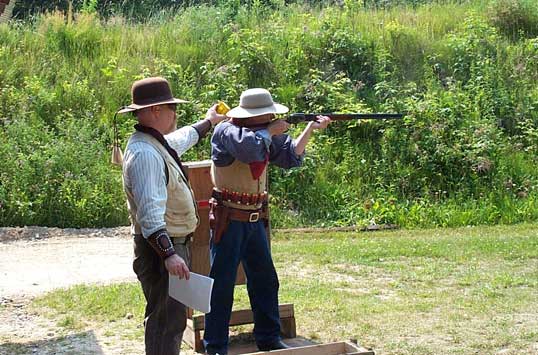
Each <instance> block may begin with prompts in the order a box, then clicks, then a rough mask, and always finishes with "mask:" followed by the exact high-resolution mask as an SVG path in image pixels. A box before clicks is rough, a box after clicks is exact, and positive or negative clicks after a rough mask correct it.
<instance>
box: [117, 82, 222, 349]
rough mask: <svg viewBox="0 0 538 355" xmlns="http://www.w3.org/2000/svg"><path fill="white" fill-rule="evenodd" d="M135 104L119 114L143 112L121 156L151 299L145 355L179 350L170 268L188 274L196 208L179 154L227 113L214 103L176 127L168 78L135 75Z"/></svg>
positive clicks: (179, 318) (181, 314)
mask: <svg viewBox="0 0 538 355" xmlns="http://www.w3.org/2000/svg"><path fill="white" fill-rule="evenodd" d="M131 94H132V103H131V104H130V105H129V106H127V107H124V108H122V109H121V110H119V111H118V112H119V113H126V112H133V113H134V115H135V116H136V118H137V119H138V124H137V125H135V129H136V132H135V133H133V135H132V136H131V137H130V139H129V142H128V143H127V149H126V151H125V156H124V159H123V185H124V190H125V194H126V195H127V207H128V209H129V217H130V220H131V233H132V234H133V236H134V254H135V258H134V261H133V269H134V271H135V273H136V275H137V277H138V280H139V281H140V283H141V284H142V290H143V292H144V296H145V298H146V310H145V320H144V326H145V345H146V354H155V355H168V354H170V355H172V354H174V355H177V354H179V349H180V345H181V340H182V337H183V331H184V329H185V326H186V308H185V306H184V305H182V304H181V303H179V302H177V301H176V300H174V299H172V298H170V297H169V296H168V275H169V273H170V274H171V275H174V276H176V277H179V278H187V279H188V278H189V266H188V265H189V254H188V245H189V243H190V239H191V237H192V233H193V232H194V229H195V228H196V226H197V225H198V222H199V219H198V212H197V210H196V204H195V201H194V196H193V193H192V190H191V188H190V185H189V182H188V178H187V175H186V174H185V170H184V169H183V166H182V165H181V161H180V159H179V156H180V155H181V154H182V153H184V152H185V151H186V150H187V149H189V148H191V147H192V146H194V145H195V144H196V143H198V141H199V140H200V139H202V138H203V137H204V136H205V135H206V134H207V132H208V131H209V130H210V129H211V127H212V126H214V125H216V124H217V123H219V122H220V121H222V120H223V119H224V118H225V116H223V115H219V114H217V113H216V111H215V107H216V105H215V106H213V107H211V108H210V109H209V110H208V111H207V114H206V118H205V119H204V120H201V121H199V122H197V123H195V124H193V125H191V126H185V127H182V128H180V129H176V128H177V127H176V125H177V118H176V105H177V104H180V103H185V102H187V101H185V100H180V99H176V98H174V97H173V96H172V91H171V89H170V85H169V84H168V82H167V81H166V80H165V79H163V78H147V79H143V80H139V81H136V82H135V83H134V84H133V86H132V89H131Z"/></svg>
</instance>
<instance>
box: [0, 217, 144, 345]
mask: <svg viewBox="0 0 538 355" xmlns="http://www.w3.org/2000/svg"><path fill="white" fill-rule="evenodd" d="M132 253H133V252H132V239H131V237H130V235H129V229H128V227H120V228H106V229H59V228H44V227H24V228H0V354H6V355H7V354H142V353H143V343H142V342H140V341H138V340H137V341H129V340H125V339H121V338H119V337H114V336H111V335H110V334H106V335H105V334H103V332H104V330H101V329H99V328H96V329H90V330H88V329H84V330H79V331H76V330H66V329H65V328H63V327H60V326H59V325H57V324H56V321H53V320H50V319H48V318H47V317H44V316H41V315H39V314H35V313H33V312H32V311H30V310H29V307H28V304H29V302H30V301H31V300H32V298H33V297H35V296H36V295H39V294H42V293H44V292H47V291H50V290H52V289H55V288H59V287H69V286H72V285H76V284H82V283H110V282H118V281H126V280H136V278H135V275H134V273H133V271H132V266H131V265H132ZM89 328H91V327H89Z"/></svg>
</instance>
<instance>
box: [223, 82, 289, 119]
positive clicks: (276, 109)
mask: <svg viewBox="0 0 538 355" xmlns="http://www.w3.org/2000/svg"><path fill="white" fill-rule="evenodd" d="M288 111H289V109H288V108H287V107H286V106H284V105H281V104H278V103H276V102H274V101H273V97H272V96H271V93H269V91H267V90H265V89H260V88H256V89H248V90H245V91H243V93H242V94H241V97H240V99H239V106H237V107H234V108H233V109H231V110H230V111H228V112H227V113H226V116H228V117H233V118H249V117H254V116H260V115H265V114H267V113H274V114H282V113H286V112H288Z"/></svg>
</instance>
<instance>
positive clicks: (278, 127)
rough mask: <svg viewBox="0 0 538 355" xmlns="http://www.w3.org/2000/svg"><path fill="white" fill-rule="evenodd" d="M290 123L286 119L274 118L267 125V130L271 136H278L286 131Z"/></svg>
mask: <svg viewBox="0 0 538 355" xmlns="http://www.w3.org/2000/svg"><path fill="white" fill-rule="evenodd" d="M288 128H290V124H289V123H288V122H286V121H284V120H274V121H273V122H271V123H269V124H268V125H267V131H268V132H269V134H270V135H271V136H276V135H279V134H282V133H284V132H286V131H287V130H288Z"/></svg>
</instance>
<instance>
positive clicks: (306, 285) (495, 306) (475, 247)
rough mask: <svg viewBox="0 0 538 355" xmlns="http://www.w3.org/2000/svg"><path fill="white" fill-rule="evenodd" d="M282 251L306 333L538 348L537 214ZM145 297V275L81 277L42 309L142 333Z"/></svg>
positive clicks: (283, 273) (298, 239)
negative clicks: (523, 219) (509, 221)
mask: <svg viewBox="0 0 538 355" xmlns="http://www.w3.org/2000/svg"><path fill="white" fill-rule="evenodd" d="M272 251H273V257H274V260H275V264H276V267H277V270H278V272H279V276H280V281H281V289H280V302H281V303H293V304H294V306H295V310H296V320H297V332H298V334H299V335H300V336H304V337H307V338H310V339H313V340H315V341H319V342H330V341H337V340H347V339H351V338H356V339H358V340H359V342H361V343H362V344H363V345H365V346H368V347H372V348H374V349H376V350H377V351H379V353H382V354H476V353H479V354H493V353H496V352H498V351H502V350H504V351H505V353H507V354H535V353H536V349H537V348H536V347H537V344H538V332H536V329H537V326H538V322H537V321H536V319H538V303H537V302H536V300H537V299H538V225H536V224H524V225H515V226H497V227H472V228H457V229H430V230H402V231H392V232H376V233H312V234H309V233H302V234H298V233H289V232H279V233H276V235H275V236H274V238H273V241H272ZM142 300H143V299H142V293H141V291H140V288H139V286H138V285H137V284H136V283H132V284H119V285H113V286H77V287H74V288H71V289H68V290H58V291H54V292H51V293H49V294H47V295H45V296H43V297H41V298H39V299H37V300H36V301H35V302H34V307H37V308H38V309H47V310H48V311H49V312H50V313H49V314H50V315H51V316H52V317H55V319H59V320H62V319H71V318H70V317H72V318H77V319H78V318H81V319H83V320H85V321H86V322H87V324H88V325H87V326H91V327H96V326H99V327H111V329H115V330H116V331H118V330H119V329H121V332H122V334H121V335H122V336H124V337H126V338H133V339H137V340H138V341H143V340H142V331H141V329H140V328H138V329H137V328H136V326H137V325H138V324H139V323H140V322H141V321H142V317H143V316H142V314H143V301H142ZM247 305H248V300H247V296H246V291H245V288H244V287H238V288H237V290H236V308H238V309H239V308H244V307H246V306H247ZM129 313H132V314H133V315H134V317H133V318H132V319H126V317H125V316H126V314H129ZM118 324H121V327H118ZM66 326H67V327H70V326H71V325H70V324H67V325H66ZM239 329H240V330H249V329H251V328H250V327H249V326H244V327H241V328H239Z"/></svg>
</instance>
